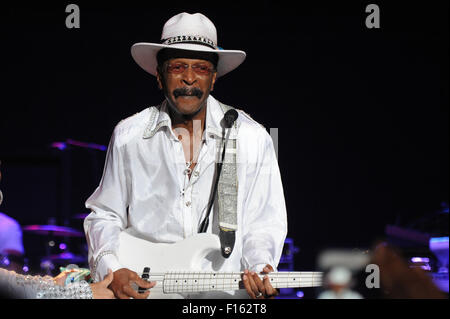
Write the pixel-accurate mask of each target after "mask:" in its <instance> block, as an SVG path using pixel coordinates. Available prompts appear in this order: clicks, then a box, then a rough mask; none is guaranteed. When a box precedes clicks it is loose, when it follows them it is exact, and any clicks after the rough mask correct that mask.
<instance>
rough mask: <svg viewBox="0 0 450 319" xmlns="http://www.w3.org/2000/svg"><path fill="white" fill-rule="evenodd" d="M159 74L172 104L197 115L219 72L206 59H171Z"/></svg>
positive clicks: (159, 79) (160, 83) (189, 113)
mask: <svg viewBox="0 0 450 319" xmlns="http://www.w3.org/2000/svg"><path fill="white" fill-rule="evenodd" d="M160 71H161V73H159V72H158V74H157V81H158V85H159V87H160V88H161V89H163V90H164V94H165V96H166V98H167V100H168V101H169V104H170V106H171V107H172V108H173V109H174V110H175V111H177V112H178V113H180V114H182V115H191V116H192V115H195V114H197V113H198V112H199V111H200V110H201V108H202V107H203V106H204V105H205V103H206V99H207V98H208V96H209V93H210V92H211V91H212V90H213V88H214V83H215V82H216V76H217V72H215V70H214V66H213V64H212V63H211V62H209V61H206V60H196V59H185V58H176V59H170V60H168V61H166V62H165V63H164V65H163V66H162V70H160Z"/></svg>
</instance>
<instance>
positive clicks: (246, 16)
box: [0, 1, 449, 270]
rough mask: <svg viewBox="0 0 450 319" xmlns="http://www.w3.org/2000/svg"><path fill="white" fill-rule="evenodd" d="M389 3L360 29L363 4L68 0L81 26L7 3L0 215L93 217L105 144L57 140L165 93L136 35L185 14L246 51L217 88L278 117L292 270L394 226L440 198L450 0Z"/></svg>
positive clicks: (444, 195)
mask: <svg viewBox="0 0 450 319" xmlns="http://www.w3.org/2000/svg"><path fill="white" fill-rule="evenodd" d="M392 2H394V1H391V2H390V3H389V2H381V1H376V2H374V3H376V4H378V5H379V6H380V11H381V28H380V29H377V30H376V29H367V28H366V26H365V19H366V16H367V15H368V13H366V12H365V8H366V6H367V5H368V4H370V3H372V2H369V1H330V2H322V1H318V2H312V1H310V2H309V4H304V3H303V2H299V3H298V4H293V3H291V4H289V2H288V3H282V2H279V1H274V2H271V1H259V2H258V3H254V4H243V3H240V2H238V3H236V2H233V3H231V2H223V3H216V4H214V5H211V3H199V2H195V3H193V2H187V3H185V4H175V3H174V2H171V3H170V4H169V2H167V3H166V2H161V3H160V4H155V3H153V2H150V1H148V2H147V4H144V2H142V3H133V2H130V1H127V2H117V3H114V2H113V3H111V2H101V1H100V2H96V4H95V5H94V4H92V3H89V2H81V1H75V3H76V4H78V5H79V6H80V10H81V28H80V29H67V28H66V26H65V19H66V16H67V15H68V13H66V12H65V8H66V5H68V4H69V3H70V2H64V1H61V2H60V3H59V4H45V5H44V4H41V3H39V4H37V3H30V4H26V3H24V2H20V4H2V6H1V19H0V38H1V40H0V41H1V61H2V66H1V71H0V73H1V75H2V98H1V104H0V105H1V106H0V108H1V109H0V110H1V111H0V159H1V160H2V173H3V180H2V183H1V189H2V191H3V193H4V196H5V200H4V203H3V205H2V211H4V212H5V213H7V214H9V215H11V216H13V217H15V218H16V219H17V220H18V221H19V222H20V223H21V224H23V225H26V224H31V223H39V224H46V223H48V222H49V220H50V219H51V218H54V219H55V221H56V223H57V224H59V225H67V226H72V227H75V228H78V229H81V221H80V220H78V219H76V218H73V217H74V216H75V215H77V214H82V213H87V211H86V209H85V208H84V201H85V200H86V199H87V197H88V196H89V195H90V194H91V193H92V192H93V191H94V189H95V187H96V186H97V185H98V182H99V180H100V177H101V173H102V168H103V161H104V156H105V153H104V152H102V151H87V150H83V149H79V148H72V149H70V150H68V149H66V150H65V151H59V150H56V149H54V148H51V147H50V144H51V143H52V142H55V141H65V140H66V139H69V138H70V139H75V140H79V141H85V142H92V143H97V144H102V145H107V144H108V141H109V138H110V136H111V133H112V130H113V128H114V126H115V125H116V124H117V123H118V122H119V121H120V120H121V119H123V118H126V117H128V116H130V115H133V114H134V113H136V112H139V111H141V110H143V109H144V108H146V107H148V106H149V105H156V104H158V103H159V102H160V101H162V99H163V96H162V94H161V92H160V91H159V90H158V89H157V87H156V81H155V79H154V77H152V76H151V75H149V74H147V73H145V72H144V71H143V70H142V69H140V68H139V66H137V64H136V63H135V62H134V61H133V59H132V57H131V55H130V47H131V45H132V44H133V43H136V42H159V39H160V34H161V29H162V26H163V24H164V23H165V21H167V20H168V19H169V18H170V17H172V16H173V15H175V14H177V13H180V12H182V11H187V12H189V13H194V12H202V13H203V14H205V15H206V16H208V17H209V18H210V19H211V20H212V21H213V22H214V23H215V25H216V27H217V30H218V39H219V45H220V46H221V47H223V48H225V49H240V50H244V51H246V52H247V59H246V61H245V62H244V63H243V64H242V65H241V66H240V67H239V68H238V69H236V70H235V71H233V72H231V73H229V74H228V75H225V76H224V77H223V78H220V79H219V80H218V81H217V83H216V87H215V90H214V92H213V95H214V96H215V97H216V98H217V99H219V100H220V101H222V102H224V103H226V104H230V105H233V106H236V107H238V108H241V109H243V110H245V111H246V112H247V113H249V114H250V115H251V116H252V117H253V118H254V119H255V120H257V121H258V122H260V123H261V124H263V125H264V126H265V127H266V128H268V129H269V128H278V132H279V140H278V142H279V144H278V149H279V153H278V155H279V166H280V170H281V174H282V180H283V185H284V191H285V196H286V204H287V209H288V221H289V233H288V237H291V238H293V239H294V242H295V244H296V245H297V246H298V247H299V248H300V252H299V253H298V254H297V255H296V259H295V263H296V264H295V268H296V269H298V270H300V269H313V268H314V267H315V261H316V257H317V254H318V252H319V251H321V250H322V249H324V248H328V247H349V248H369V247H371V245H372V244H373V243H374V242H375V241H376V240H378V239H381V238H383V236H384V235H385V227H386V225H388V224H396V225H401V226H405V227H406V226H408V227H412V225H414V227H415V228H416V229H417V228H420V227H421V226H420V223H417V220H419V219H420V218H423V216H425V215H427V216H428V215H430V214H433V213H434V212H436V210H439V209H440V207H441V203H442V202H448V146H449V145H448V88H449V80H448V53H449V52H448V43H449V42H448V1H422V2H411V1H395V4H393V3H392ZM65 168H66V169H65ZM441 226H442V225H440V226H439V225H438V226H436V225H434V226H433V227H434V228H433V229H422V231H427V232H434V235H444V234H443V233H442V228H441ZM442 227H444V228H445V227H446V231H447V233H446V235H447V236H448V225H447V226H442ZM422 228H423V227H422ZM444 232H445V229H444ZM30 245H31V243H30ZM25 249H27V253H28V254H33V252H34V251H35V250H34V249H35V248H32V246H28V247H27V246H26V247H25Z"/></svg>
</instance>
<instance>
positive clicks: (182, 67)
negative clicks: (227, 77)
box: [167, 63, 215, 75]
mask: <svg viewBox="0 0 450 319" xmlns="http://www.w3.org/2000/svg"><path fill="white" fill-rule="evenodd" d="M187 68H189V65H188V64H186V63H170V64H168V65H167V72H169V73H173V74H181V73H183V72H184V71H186V69H187ZM191 68H192V70H194V72H195V73H197V74H199V75H209V74H211V72H214V71H215V70H214V68H212V67H210V66H208V65H207V64H204V63H197V64H193V65H191Z"/></svg>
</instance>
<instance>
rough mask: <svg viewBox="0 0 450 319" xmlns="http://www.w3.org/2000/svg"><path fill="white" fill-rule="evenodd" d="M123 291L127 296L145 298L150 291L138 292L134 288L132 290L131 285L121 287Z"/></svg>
mask: <svg viewBox="0 0 450 319" xmlns="http://www.w3.org/2000/svg"><path fill="white" fill-rule="evenodd" d="M123 292H124V293H125V294H127V295H128V296H130V297H133V298H134V299H146V298H147V297H148V295H149V294H150V291H146V292H144V293H142V294H140V293H138V292H137V291H136V290H134V289H133V288H132V287H131V286H125V287H123Z"/></svg>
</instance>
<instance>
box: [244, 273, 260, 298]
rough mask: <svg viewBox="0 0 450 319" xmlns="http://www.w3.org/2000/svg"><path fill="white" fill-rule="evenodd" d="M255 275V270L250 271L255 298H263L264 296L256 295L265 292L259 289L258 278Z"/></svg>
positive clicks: (249, 278) (250, 281)
mask: <svg viewBox="0 0 450 319" xmlns="http://www.w3.org/2000/svg"><path fill="white" fill-rule="evenodd" d="M254 275H255V273H254V272H250V276H248V281H249V283H250V287H251V289H252V291H253V294H254V295H255V298H256V299H258V298H261V297H262V296H260V297H256V296H257V295H259V293H260V292H261V293H262V294H263V295H264V292H263V291H261V290H259V288H258V286H257V284H256V282H255V280H256V279H255V276H254Z"/></svg>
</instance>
